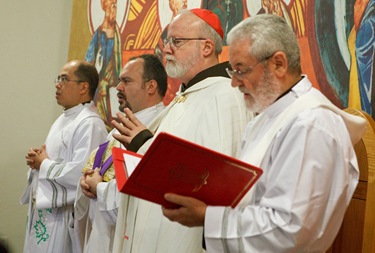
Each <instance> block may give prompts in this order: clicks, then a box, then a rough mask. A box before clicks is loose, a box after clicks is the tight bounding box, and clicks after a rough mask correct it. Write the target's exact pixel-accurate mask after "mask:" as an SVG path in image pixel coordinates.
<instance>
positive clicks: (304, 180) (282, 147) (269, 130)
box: [163, 14, 365, 253]
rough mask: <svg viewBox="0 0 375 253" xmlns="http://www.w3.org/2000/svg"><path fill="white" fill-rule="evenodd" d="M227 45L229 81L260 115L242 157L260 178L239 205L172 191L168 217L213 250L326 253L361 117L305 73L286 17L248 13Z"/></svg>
mask: <svg viewBox="0 0 375 253" xmlns="http://www.w3.org/2000/svg"><path fill="white" fill-rule="evenodd" d="M228 42H229V44H230V54H229V56H230V63H231V65H232V68H233V70H230V69H228V70H227V71H228V73H229V75H231V76H232V86H233V87H238V89H239V90H240V91H241V92H242V93H243V95H244V99H245V101H246V103H247V107H248V108H249V110H251V111H252V112H254V113H257V116H256V117H255V118H254V119H253V120H252V121H250V122H249V124H248V125H247V129H246V133H245V139H244V143H243V145H242V153H241V156H240V158H241V160H243V161H245V162H248V163H250V164H253V165H255V166H258V167H260V168H262V169H263V175H262V176H261V178H260V179H259V181H258V182H257V184H256V185H255V187H253V188H252V189H253V190H250V191H249V192H248V193H247V195H245V197H244V198H243V199H242V201H241V202H240V203H239V205H238V206H237V207H235V208H231V207H224V206H207V205H206V204H205V203H203V202H202V201H200V200H197V199H194V198H189V197H184V196H179V195H176V194H173V193H170V194H166V195H165V199H166V200H167V201H170V202H172V203H175V204H178V205H181V206H182V207H181V208H178V209H166V208H164V209H163V213H164V215H165V216H166V217H168V218H169V219H170V220H172V221H176V222H179V223H180V224H183V225H185V226H189V227H196V226H198V227H199V226H204V235H205V243H206V249H207V252H299V253H300V252H325V251H326V250H327V249H328V248H329V247H330V245H331V244H332V242H333V240H334V239H335V237H336V234H337V232H338V230H339V228H340V226H341V223H342V220H343V217H344V214H345V210H346V208H347V206H348V204H349V201H350V200H351V197H352V194H353V192H354V190H355V188H356V185H357V183H358V174H359V171H358V164H357V158H356V155H355V152H354V149H353V144H355V143H356V142H358V141H359V140H360V138H361V136H362V134H363V132H364V129H365V121H364V120H363V119H362V118H360V117H357V116H353V115H350V114H347V113H345V112H344V111H342V110H341V109H339V108H337V107H336V106H334V105H333V104H332V103H331V102H330V101H329V100H328V99H327V98H326V97H325V96H324V95H323V94H322V93H321V92H320V91H319V90H317V89H315V88H313V87H312V84H311V83H310V81H309V79H308V77H307V76H306V75H302V74H301V64H300V51H299V46H298V42H297V39H296V36H295V34H294V32H293V31H292V30H291V29H290V27H289V26H288V24H287V22H286V21H285V20H284V19H283V18H280V17H278V16H276V15H267V14H262V15H257V16H254V17H251V18H248V19H245V20H244V21H242V22H241V23H239V24H238V25H237V26H236V27H234V28H233V30H232V31H230V33H229V34H228ZM230 183H233V182H228V187H230Z"/></svg>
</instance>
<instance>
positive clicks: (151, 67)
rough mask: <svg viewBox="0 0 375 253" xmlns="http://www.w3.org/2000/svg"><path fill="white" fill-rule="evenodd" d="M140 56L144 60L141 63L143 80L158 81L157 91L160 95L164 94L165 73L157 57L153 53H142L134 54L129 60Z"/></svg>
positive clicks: (165, 89) (165, 85) (165, 86)
mask: <svg viewBox="0 0 375 253" xmlns="http://www.w3.org/2000/svg"><path fill="white" fill-rule="evenodd" d="M138 58H141V59H143V60H144V63H143V77H142V78H143V82H148V81H150V80H155V81H156V82H157V83H158V93H159V95H160V96H161V97H164V96H165V93H166V92H167V86H168V83H167V73H166V72H165V68H164V66H163V64H162V63H161V61H160V60H159V58H158V57H157V56H155V55H153V54H142V55H139V56H134V57H132V58H130V59H129V60H130V61H131V60H135V59H138Z"/></svg>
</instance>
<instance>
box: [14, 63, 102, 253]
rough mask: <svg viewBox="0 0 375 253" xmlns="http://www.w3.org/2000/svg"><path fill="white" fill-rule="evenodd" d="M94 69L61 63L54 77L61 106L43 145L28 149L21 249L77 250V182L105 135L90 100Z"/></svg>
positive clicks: (95, 82) (31, 250) (88, 65)
mask: <svg viewBox="0 0 375 253" xmlns="http://www.w3.org/2000/svg"><path fill="white" fill-rule="evenodd" d="M98 80H99V77H98V72H97V70H96V69H95V67H94V66H93V65H91V64H89V63H87V62H84V61H76V60H75V61H71V62H68V63H67V64H65V65H64V66H63V68H62V69H61V72H60V75H59V76H58V77H57V78H56V80H55V83H56V84H55V87H56V93H55V94H56V95H55V97H56V100H57V103H58V104H59V105H60V106H62V107H63V108H64V112H63V114H62V115H61V116H60V117H59V118H58V119H57V120H56V121H55V122H54V124H53V125H52V127H51V129H50V131H49V133H48V136H47V139H46V142H45V144H43V145H42V147H40V148H30V149H29V150H28V152H27V154H26V163H27V165H28V166H29V167H30V169H29V172H28V175H27V176H28V182H27V187H26V190H25V192H24V194H23V196H22V198H21V203H22V204H27V203H28V204H29V211H28V220H27V227H26V238H25V246H24V252H61V253H66V252H77V250H76V249H75V248H74V245H73V242H72V240H71V236H73V235H72V234H70V233H69V232H70V231H71V228H70V227H69V225H71V224H73V204H74V199H75V196H76V189H77V183H78V180H79V178H80V176H81V171H82V167H83V166H84V165H85V162H86V161H87V159H88V157H89V155H90V153H91V151H92V150H93V149H94V148H96V147H97V146H98V145H99V144H100V143H102V142H104V141H105V139H106V136H107V131H106V127H105V125H104V123H103V121H102V119H101V118H100V116H99V115H98V113H97V111H96V108H95V106H94V102H93V101H92V99H93V97H94V94H95V90H96V88H97V86H98Z"/></svg>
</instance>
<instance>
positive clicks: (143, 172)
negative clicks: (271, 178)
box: [112, 133, 262, 208]
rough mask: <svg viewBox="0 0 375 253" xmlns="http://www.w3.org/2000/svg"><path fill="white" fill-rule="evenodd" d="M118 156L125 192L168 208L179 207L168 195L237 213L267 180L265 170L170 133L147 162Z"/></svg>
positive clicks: (160, 139) (120, 151)
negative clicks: (251, 191)
mask: <svg viewBox="0 0 375 253" xmlns="http://www.w3.org/2000/svg"><path fill="white" fill-rule="evenodd" d="M112 152H113V158H114V165H115V170H116V180H117V185H118V188H119V191H121V192H123V193H126V194H129V195H132V196H135V197H139V198H142V199H145V200H148V201H152V202H155V203H157V204H160V205H162V206H164V207H166V208H176V207H178V206H179V205H178V204H175V203H172V202H169V201H167V200H166V199H165V198H164V195H165V194H166V193H175V194H178V195H182V196H187V197H192V198H195V199H197V200H200V201H202V202H204V203H205V204H207V205H219V206H231V207H235V206H236V205H237V204H238V202H239V201H240V200H241V198H242V197H243V196H244V195H245V194H246V193H247V192H248V191H249V189H250V188H251V187H252V186H253V184H254V183H255V182H256V181H257V180H258V178H259V177H260V175H261V174H262V170H261V169H260V168H257V167H255V166H252V165H250V164H247V163H245V162H242V161H240V160H237V159H235V158H233V157H230V156H227V155H224V154H221V153H218V152H216V151H213V150H211V149H207V148H205V147H202V146H200V145H197V144H195V143H192V142H189V141H186V140H184V139H181V138H178V137H176V136H173V135H170V134H167V133H160V134H159V135H158V136H157V137H156V139H155V140H154V142H153V143H152V145H151V146H150V148H149V149H148V151H147V152H146V153H145V155H144V156H143V157H142V156H141V155H139V154H136V153H133V152H131V151H126V150H123V149H120V148H113V150H112ZM132 157H133V158H132ZM137 160H138V162H139V163H138V164H137V162H136V161H137ZM131 164H132V165H131ZM134 166H136V167H135V169H134V171H131V170H132V167H133V168H134Z"/></svg>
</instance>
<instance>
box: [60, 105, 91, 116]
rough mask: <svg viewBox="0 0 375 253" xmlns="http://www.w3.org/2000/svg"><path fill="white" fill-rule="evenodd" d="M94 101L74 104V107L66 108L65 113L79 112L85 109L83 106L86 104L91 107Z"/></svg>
mask: <svg viewBox="0 0 375 253" xmlns="http://www.w3.org/2000/svg"><path fill="white" fill-rule="evenodd" d="M92 103H93V102H92V101H90V103H86V104H78V105H76V106H73V107H72V108H69V109H66V110H64V115H65V116H69V115H72V114H75V113H77V112H80V111H81V110H82V109H83V107H86V106H88V107H90V106H91V104H92Z"/></svg>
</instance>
